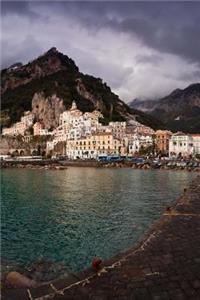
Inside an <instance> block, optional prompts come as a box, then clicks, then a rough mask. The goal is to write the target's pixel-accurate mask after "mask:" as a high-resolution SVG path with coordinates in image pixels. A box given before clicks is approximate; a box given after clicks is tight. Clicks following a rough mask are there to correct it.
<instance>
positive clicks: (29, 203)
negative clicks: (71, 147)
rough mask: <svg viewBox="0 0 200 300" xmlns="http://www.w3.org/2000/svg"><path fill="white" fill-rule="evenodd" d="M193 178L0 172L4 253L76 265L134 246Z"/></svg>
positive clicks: (27, 260) (122, 172) (15, 258)
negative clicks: (96, 256) (95, 256)
mask: <svg viewBox="0 0 200 300" xmlns="http://www.w3.org/2000/svg"><path fill="white" fill-rule="evenodd" d="M192 177H194V175H192V174H191V173H186V172H181V171H180V172H174V171H159V170H152V171H143V170H133V169H100V168H99V169H98V168H68V169H67V170H57V171H54V170H52V171H50V170H28V169H7V170H6V169H4V170H2V171H1V185H2V188H1V196H2V197H1V198H2V204H1V239H2V249H1V255H2V260H5V261H6V262H7V263H9V264H11V265H12V264H13V265H14V264H15V263H17V264H19V265H21V266H24V267H25V266H27V265H29V264H31V263H33V262H36V261H38V260H40V259H48V260H51V261H54V262H58V263H64V264H66V265H67V266H68V267H69V269H70V270H72V271H78V270H81V269H83V268H85V267H87V266H89V265H90V263H91V260H92V258H93V257H94V255H95V254H96V255H98V256H100V257H102V258H103V259H106V258H110V257H112V256H113V255H115V254H117V253H118V252H120V251H123V250H125V249H127V248H129V247H131V246H133V244H134V243H135V242H136V241H137V240H138V239H139V238H140V237H141V236H142V234H143V233H144V232H145V231H146V230H147V229H148V228H149V226H150V224H151V223H152V222H153V221H154V220H155V219H157V218H158V217H159V216H160V215H161V213H162V211H163V210H164V208H165V207H166V206H167V205H169V204H171V203H172V202H173V201H174V200H176V198H177V196H178V195H179V194H180V192H182V190H183V188H184V187H185V186H187V184H188V183H189V181H190V180H191V179H192Z"/></svg>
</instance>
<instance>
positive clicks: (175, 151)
mask: <svg viewBox="0 0 200 300" xmlns="http://www.w3.org/2000/svg"><path fill="white" fill-rule="evenodd" d="M193 153H194V145H193V138H192V136H191V135H187V134H185V133H182V132H177V133H175V134H173V135H172V136H171V139H170V141H169V156H170V157H173V156H183V157H184V156H186V157H187V156H189V155H193Z"/></svg>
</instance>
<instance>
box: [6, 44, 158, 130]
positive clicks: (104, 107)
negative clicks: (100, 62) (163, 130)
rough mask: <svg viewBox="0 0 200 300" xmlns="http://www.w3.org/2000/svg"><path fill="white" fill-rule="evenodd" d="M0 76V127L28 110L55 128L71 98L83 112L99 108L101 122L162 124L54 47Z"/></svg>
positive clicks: (154, 126)
mask: <svg viewBox="0 0 200 300" xmlns="http://www.w3.org/2000/svg"><path fill="white" fill-rule="evenodd" d="M13 66H14V67H13ZM1 78H2V81H1V123H2V126H10V125H11V124H13V123H14V122H16V121H18V120H20V117H21V116H22V115H23V113H24V111H28V110H29V111H33V112H34V113H35V115H36V118H37V119H39V120H42V121H43V123H44V124H45V126H46V128H49V129H50V128H55V127H56V126H57V125H58V120H59V115H60V113H62V112H63V111H64V110H66V109H69V108H70V107H71V104H72V101H73V100H75V101H76V104H77V106H78V108H79V109H80V110H81V111H83V112H85V111H93V110H94V109H99V110H100V111H101V112H102V113H103V115H104V120H103V121H104V122H108V121H110V120H113V121H117V120H128V121H129V120H137V121H139V122H141V123H143V124H145V125H147V126H150V127H152V128H158V127H160V126H162V124H161V122H160V121H157V120H156V119H155V118H154V117H151V116H149V115H146V114H145V113H143V112H140V111H138V110H136V109H131V108H130V107H129V106H128V105H126V104H125V103H124V102H123V101H122V100H120V99H119V97H118V96H117V95H115V94H114V93H113V92H112V91H111V89H110V87H109V86H107V84H106V83H105V82H103V80H102V79H100V78H95V77H93V76H90V75H86V74H83V73H81V72H80V71H79V68H78V67H77V66H76V64H75V62H74V61H73V60H72V59H71V58H69V57H68V56H67V55H64V54H62V53H60V52H59V51H58V50H57V49H56V48H55V47H53V48H51V49H50V50H49V51H47V52H46V53H44V54H43V55H41V56H39V57H38V58H37V59H35V60H33V61H31V62H29V63H28V64H26V65H21V64H20V63H17V64H14V65H12V66H11V67H10V68H8V69H4V70H2V71H1Z"/></svg>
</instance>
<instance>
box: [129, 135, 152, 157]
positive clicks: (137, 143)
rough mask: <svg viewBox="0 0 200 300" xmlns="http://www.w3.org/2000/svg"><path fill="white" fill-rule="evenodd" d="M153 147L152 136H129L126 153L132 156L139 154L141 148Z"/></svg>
mask: <svg viewBox="0 0 200 300" xmlns="http://www.w3.org/2000/svg"><path fill="white" fill-rule="evenodd" d="M151 145H153V138H152V135H149V134H133V135H132V136H129V141H128V153H129V155H131V156H133V155H134V154H135V153H137V152H139V151H140V150H141V149H142V148H143V149H145V148H148V147H149V146H151Z"/></svg>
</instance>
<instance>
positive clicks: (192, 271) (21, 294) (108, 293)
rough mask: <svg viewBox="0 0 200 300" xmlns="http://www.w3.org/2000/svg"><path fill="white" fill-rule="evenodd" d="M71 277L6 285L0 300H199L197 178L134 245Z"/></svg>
mask: <svg viewBox="0 0 200 300" xmlns="http://www.w3.org/2000/svg"><path fill="white" fill-rule="evenodd" d="M77 276H78V277H76V278H75V277H73V276H72V277H71V278H68V279H65V280H58V281H55V282H53V283H52V284H48V285H44V286H41V287H39V288H36V289H28V290H27V289H21V290H20V289H18V290H16V289H15V290H8V289H6V290H4V291H3V295H2V299H6V300H15V299H19V300H23V299H29V300H30V299H31V300H36V299H37V300H44V299H56V300H65V299H66V300H67V299H74V300H79V299H80V300H84V299H87V300H89V299H91V300H111V299H114V300H117V299H119V300H145V299H147V300H148V299H152V300H178V299H181V300H184V299H185V300H186V299H187V300H188V299H191V300H199V299H200V176H197V178H196V179H195V180H194V181H193V182H192V183H191V184H190V186H189V187H187V188H186V189H185V190H184V192H183V194H182V196H181V197H180V198H179V199H177V202H176V204H175V205H174V206H173V207H168V208H166V211H165V212H163V215H162V216H161V218H160V219H159V220H158V221H157V222H156V223H154V224H153V225H152V227H151V228H150V230H149V232H148V233H147V234H146V235H145V236H144V237H143V238H142V240H141V241H140V242H138V244H137V245H136V246H135V247H133V248H132V249H130V250H129V251H127V252H125V253H122V254H119V255H118V256H116V257H114V258H113V259H111V260H108V261H106V262H105V263H104V264H103V266H102V269H101V270H100V271H99V272H94V271H92V270H91V269H88V270H85V271H83V272H81V273H79V274H77Z"/></svg>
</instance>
